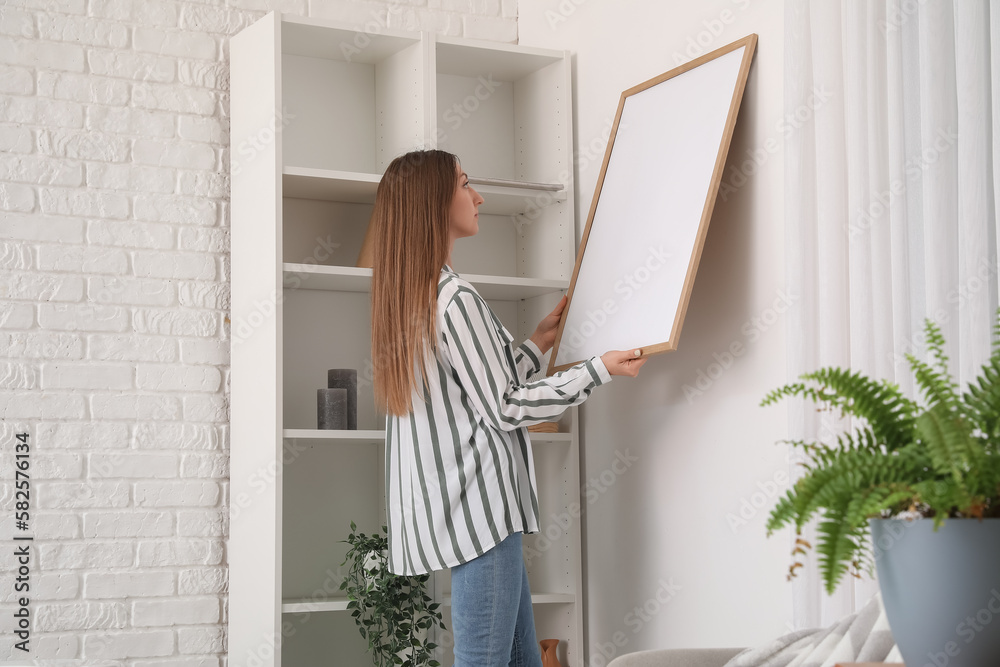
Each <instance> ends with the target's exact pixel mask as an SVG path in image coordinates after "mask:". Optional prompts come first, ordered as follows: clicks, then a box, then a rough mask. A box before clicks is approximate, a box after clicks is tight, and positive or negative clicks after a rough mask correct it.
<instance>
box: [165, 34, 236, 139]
mask: <svg viewBox="0 0 1000 667" xmlns="http://www.w3.org/2000/svg"><path fill="white" fill-rule="evenodd" d="M227 43H228V41H227ZM228 62H229V60H228V59H226V60H225V61H224V62H215V63H212V62H206V61H204V60H184V59H180V60H178V61H177V83H183V84H185V85H188V86H194V87H195V88H213V89H216V90H229V67H228V65H227V64H226V63H228ZM222 120H223V121H225V118H223V119H222ZM227 143H228V142H227Z"/></svg>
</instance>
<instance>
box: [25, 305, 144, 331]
mask: <svg viewBox="0 0 1000 667" xmlns="http://www.w3.org/2000/svg"><path fill="white" fill-rule="evenodd" d="M128 319H129V318H128V311H126V310H125V309H124V308H120V307H118V306H96V305H90V304H79V305H77V304H62V303H59V304H53V303H43V304H39V306H38V324H39V325H40V326H42V327H44V328H46V329H59V330H62V331H124V330H125V329H127V328H128Z"/></svg>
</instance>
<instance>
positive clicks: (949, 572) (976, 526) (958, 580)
mask: <svg viewBox="0 0 1000 667" xmlns="http://www.w3.org/2000/svg"><path fill="white" fill-rule="evenodd" d="M870 526H871V532H872V541H873V546H874V549H875V568H876V571H877V573H878V582H879V588H880V589H881V591H882V604H883V606H884V607H885V613H886V617H887V618H888V620H889V627H890V628H891V629H892V636H893V638H894V639H895V640H896V644H897V645H898V646H899V652H900V653H901V654H902V656H903V660H904V661H905V662H906V666H907V667H997V665H1000V519H983V520H982V521H978V520H975V519H947V520H946V521H945V523H944V525H942V526H941V527H940V528H939V529H938V530H937V532H935V531H934V520H933V519H918V520H916V521H904V520H901V519H871V520H870Z"/></svg>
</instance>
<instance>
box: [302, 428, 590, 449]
mask: <svg viewBox="0 0 1000 667" xmlns="http://www.w3.org/2000/svg"><path fill="white" fill-rule="evenodd" d="M530 435H531V442H532V444H541V443H546V442H571V441H572V440H573V434H572V433H531V434H530ZM282 437H283V438H284V439H285V440H318V441H325V440H328V441H331V442H337V443H341V444H346V445H357V444H365V443H371V442H376V443H380V442H385V431H381V430H376V429H368V430H362V429H358V430H356V431H341V430H322V429H309V428H286V429H285V431H284V433H283V435H282Z"/></svg>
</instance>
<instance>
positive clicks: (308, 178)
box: [229, 12, 584, 667]
mask: <svg viewBox="0 0 1000 667" xmlns="http://www.w3.org/2000/svg"><path fill="white" fill-rule="evenodd" d="M230 46H231V62H232V77H231V117H232V123H231V132H232V142H231V150H232V162H233V167H232V331H233V343H232V374H233V383H232V385H233V388H232V397H231V398H232V405H231V408H232V412H231V418H232V473H231V486H230V504H231V506H232V508H233V509H232V523H231V534H230V540H229V545H230V551H229V563H230V578H229V626H230V631H229V652H230V664H233V665H245V664H259V665H285V667H304V666H306V665H318V664H331V661H333V662H335V664H338V665H356V666H357V667H361V666H362V665H367V664H371V660H370V659H369V658H368V657H367V656H366V655H365V651H364V649H365V641H364V640H363V639H362V637H361V636H360V634H359V633H358V630H357V627H356V626H355V624H354V620H353V618H352V617H351V615H350V613H349V612H347V611H346V608H347V601H346V599H345V597H344V596H343V594H342V592H341V591H340V590H339V587H340V582H341V580H342V576H341V574H340V572H339V568H340V565H341V562H342V561H343V558H344V553H345V551H346V545H345V544H344V543H343V540H344V539H345V538H346V537H347V535H348V533H349V531H350V522H351V521H352V520H353V521H354V522H355V523H356V524H357V526H358V528H359V529H360V530H363V531H365V532H368V533H373V532H377V531H379V530H380V529H381V528H380V527H381V526H382V525H383V524H384V523H385V490H384V480H385V475H384V473H385V469H384V435H385V434H384V430H383V429H384V426H385V416H384V415H383V414H380V413H379V412H378V411H376V409H375V404H374V396H373V391H372V385H371V381H370V378H371V368H372V364H371V340H370V336H371V331H370V302H369V294H368V291H369V288H370V282H371V270H370V269H364V268H358V267H357V266H355V264H356V259H357V256H358V253H359V252H360V248H361V243H362V240H363V238H364V235H365V231H366V228H367V224H368V219H369V217H370V215H371V209H372V203H373V202H374V198H375V190H376V187H377V185H378V182H379V179H380V175H381V173H382V172H383V171H384V169H385V167H386V166H387V165H388V163H389V162H390V161H391V160H392V159H393V158H394V157H396V156H397V155H399V154H402V153H404V152H406V151H408V150H411V149H414V148H421V147H438V148H442V149H444V150H449V151H452V152H454V153H456V154H457V155H459V157H460V158H461V160H462V164H463V167H464V169H465V171H466V172H467V173H469V175H470V177H472V178H474V179H476V178H478V179H488V180H489V181H490V182H489V183H488V184H482V185H478V186H476V187H477V189H478V190H479V192H480V193H481V194H482V195H483V197H484V198H485V200H486V202H485V203H484V204H483V206H482V207H481V208H480V232H479V234H477V235H476V236H475V237H472V238H467V239H462V240H460V241H459V242H458V243H457V244H456V246H455V249H454V254H453V263H454V268H455V270H456V271H458V272H459V273H460V274H461V275H462V276H463V277H465V278H466V279H467V280H469V281H470V282H471V283H473V284H474V285H475V286H476V288H477V290H479V292H480V293H481V294H482V295H483V296H484V297H485V298H486V299H488V300H489V302H490V305H491V307H492V308H493V309H494V311H495V312H496V313H497V315H498V316H499V317H500V318H501V319H502V320H503V322H504V325H505V326H506V327H507V328H508V329H509V330H510V331H511V332H512V333H515V334H516V335H517V336H518V340H524V339H525V338H527V337H528V336H529V335H530V334H531V333H532V331H533V330H534V327H535V325H536V324H537V322H538V321H539V320H540V319H541V318H542V317H544V316H545V315H546V314H547V313H548V312H549V311H550V310H551V309H552V308H553V307H554V305H555V304H556V302H558V300H559V298H560V297H561V295H562V294H563V293H564V292H565V291H566V290H567V289H568V287H569V280H570V278H571V276H572V271H573V266H574V259H575V252H576V247H575V239H574V222H573V221H574V212H573V205H574V204H573V202H574V196H573V182H572V125H571V122H572V110H571V95H570V92H571V90H570V85H571V77H570V59H569V55H568V54H567V53H565V52H561V51H549V50H543V49H534V48H526V47H519V46H512V45H506V44H494V43H488V42H476V41H470V40H459V39H451V38H447V39H446V38H443V37H439V36H436V35H434V34H432V33H405V32H393V31H383V32H381V33H380V34H367V33H362V32H358V31H355V30H352V29H350V28H347V27H344V26H343V25H340V24H337V23H334V22H330V21H323V20H317V19H309V18H302V17H298V16H291V15H284V14H280V13H277V12H271V13H269V14H267V15H266V16H264V17H263V18H261V19H260V20H258V21H257V22H256V23H254V24H253V25H251V26H249V27H247V28H246V29H245V30H243V31H242V32H241V33H240V34H238V35H236V36H235V37H234V38H233V39H232V41H231V43H230ZM539 184H548V185H542V186H540V185H539ZM329 368H357V369H358V377H359V387H358V429H359V430H356V431H320V430H317V429H316V423H317V416H316V390H317V389H318V388H320V387H324V386H326V370H327V369H329ZM542 368H543V369H544V368H546V364H545V363H544V362H543V366H542ZM560 431H561V432H560V433H556V434H532V438H531V439H532V443H533V450H534V458H535V465H536V476H537V480H538V485H539V489H538V491H539V506H540V510H541V520H542V533H540V534H535V535H528V536H525V546H526V555H527V561H528V569H529V578H530V582H531V590H532V592H533V602H534V612H535V620H536V632H537V634H538V637H539V639H544V638H558V639H560V640H563V643H562V644H561V645H560V648H561V652H560V658H561V659H562V661H563V663H564V664H567V665H570V666H573V667H576V666H581V665H583V660H584V651H583V646H582V636H583V590H582V586H583V581H582V576H581V553H580V550H581V536H580V525H579V520H578V519H574V520H573V521H571V522H570V523H569V524H568V525H566V523H565V522H564V521H560V522H556V521H554V517H555V516H568V515H569V512H570V510H569V508H570V507H571V506H572V505H573V503H577V504H578V505H583V504H584V503H583V502H582V498H581V494H580V483H579V460H580V456H579V437H578V416H577V408H570V409H569V410H567V411H566V413H564V415H563V417H562V419H561V421H560ZM577 514H579V513H578V512H577ZM432 594H433V595H434V597H435V598H436V599H438V600H441V601H442V602H444V603H445V605H444V607H443V608H444V610H445V622H446V624H447V625H448V627H449V628H450V627H451V622H450V621H451V619H450V604H449V602H450V578H449V576H448V572H447V571H443V572H439V573H435V575H434V576H433V578H432ZM436 641H437V643H438V644H439V645H441V646H442V647H443V648H442V653H441V655H440V656H439V659H440V661H441V663H442V664H451V662H452V660H453V656H452V655H451V648H450V647H451V646H452V645H453V644H452V640H451V636H450V633H443V635H442V636H439V637H437V639H436Z"/></svg>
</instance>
